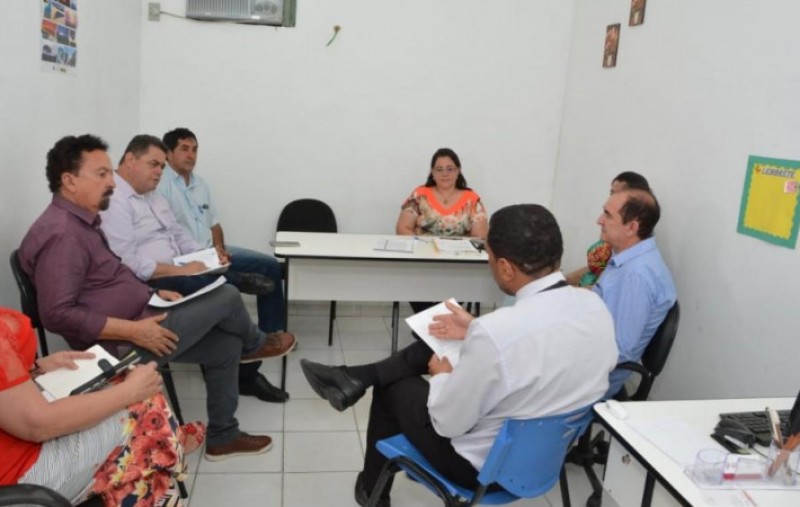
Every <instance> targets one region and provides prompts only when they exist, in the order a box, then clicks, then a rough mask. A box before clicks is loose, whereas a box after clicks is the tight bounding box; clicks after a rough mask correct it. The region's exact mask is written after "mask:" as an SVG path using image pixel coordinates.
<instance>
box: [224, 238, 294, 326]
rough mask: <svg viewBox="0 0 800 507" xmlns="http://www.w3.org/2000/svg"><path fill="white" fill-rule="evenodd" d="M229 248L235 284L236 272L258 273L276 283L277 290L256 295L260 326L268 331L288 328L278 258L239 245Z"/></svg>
mask: <svg viewBox="0 0 800 507" xmlns="http://www.w3.org/2000/svg"><path fill="white" fill-rule="evenodd" d="M227 249H228V253H230V254H231V267H230V269H228V273H230V274H231V275H232V276H230V277H229V278H230V279H231V282H232V283H233V284H234V285H236V273H258V274H259V275H263V276H266V277H267V278H269V279H270V280H272V282H273V283H274V284H275V290H274V291H272V292H271V293H270V294H268V295H266V296H256V308H257V309H258V328H259V329H261V330H262V331H264V332H266V333H272V332H274V331H278V330H281V329H286V322H285V320H284V317H285V312H286V306H285V305H286V303H285V301H284V299H283V283H282V281H281V278H282V271H281V265H280V263H279V262H278V260H277V259H275V257H272V256H269V255H266V254H263V253H261V252H256V251H255V250H248V249H246V248H239V247H237V246H228V247H227Z"/></svg>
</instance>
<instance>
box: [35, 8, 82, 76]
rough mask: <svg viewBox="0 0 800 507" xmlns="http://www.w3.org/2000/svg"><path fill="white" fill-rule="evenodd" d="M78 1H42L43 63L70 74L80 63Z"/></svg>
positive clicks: (47, 66) (47, 67)
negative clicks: (77, 39)
mask: <svg viewBox="0 0 800 507" xmlns="http://www.w3.org/2000/svg"><path fill="white" fill-rule="evenodd" d="M77 4H78V0H42V53H41V55H42V56H41V58H42V63H43V66H44V68H46V69H49V70H53V71H56V72H69V71H70V70H72V69H74V68H75V66H76V65H77V62H78V45H77V43H76V37H77V33H78V5H77Z"/></svg>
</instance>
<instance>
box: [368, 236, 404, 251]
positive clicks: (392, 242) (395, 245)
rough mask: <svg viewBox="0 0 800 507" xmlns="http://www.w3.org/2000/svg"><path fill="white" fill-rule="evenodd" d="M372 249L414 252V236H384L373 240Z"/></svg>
mask: <svg viewBox="0 0 800 507" xmlns="http://www.w3.org/2000/svg"><path fill="white" fill-rule="evenodd" d="M373 250H381V251H386V252H403V253H414V238H386V239H379V240H378V241H376V242H375V246H374V247H373Z"/></svg>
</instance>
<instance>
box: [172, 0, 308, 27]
mask: <svg viewBox="0 0 800 507" xmlns="http://www.w3.org/2000/svg"><path fill="white" fill-rule="evenodd" d="M296 11H297V0H186V17H187V18H191V19H201V20H204V21H233V22H236V23H250V24H255V25H271V26H294V25H295V13H296Z"/></svg>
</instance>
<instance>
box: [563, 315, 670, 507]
mask: <svg viewBox="0 0 800 507" xmlns="http://www.w3.org/2000/svg"><path fill="white" fill-rule="evenodd" d="M680 318H681V309H680V305H679V304H678V302H677V301H675V304H674V305H672V308H670V309H669V311H668V312H667V315H666V317H664V320H663V321H662V322H661V324H660V325H659V326H658V329H657V330H656V333H655V334H654V335H653V338H652V340H650V343H649V344H648V345H647V348H646V349H645V351H644V354H642V362H641V364H639V363H637V362H633V361H627V362H624V363H620V364H618V365H617V368H616V369H617V370H629V371H632V372H634V373H637V374H639V377H640V381H639V385H638V386H637V387H636V390H635V391H634V392H633V393H628V392H627V391H626V389H625V387H624V386H623V388H622V389H621V390H620V392H618V393H617V394H616V395H615V396H614V399H617V400H619V401H645V400H647V398H648V396H650V389H651V388H652V387H653V381H654V380H655V378H656V377H657V376H658V375H659V374H660V373H661V371H662V370H663V369H664V365H665V364H666V363H667V358H668V357H669V353H670V350H672V344H673V343H674V342H675V336H676V335H677V334H678V323H679V321H680ZM604 437H605V435H604V432H602V431H601V432H599V433H598V434H597V435H595V436H594V437H592V432H591V426H590V427H589V430H588V431H586V433H584V434H583V436H582V437H581V438H580V439H579V440H578V444H577V445H576V446H575V447H573V448H572V450H570V452H569V454H567V463H574V464H576V465H578V466H580V467H582V468H583V470H584V472H586V476H587V477H588V478H589V482H590V483H591V485H592V491H593V492H592V494H591V496H590V497H589V498H588V500H587V501H586V505H587V507H600V504H601V502H602V497H603V483H602V482H600V479H598V477H597V474H595V472H594V465H595V464H600V465H603V466H605V464H606V461H607V460H608V444H607V443H606V442H605V439H604Z"/></svg>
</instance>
